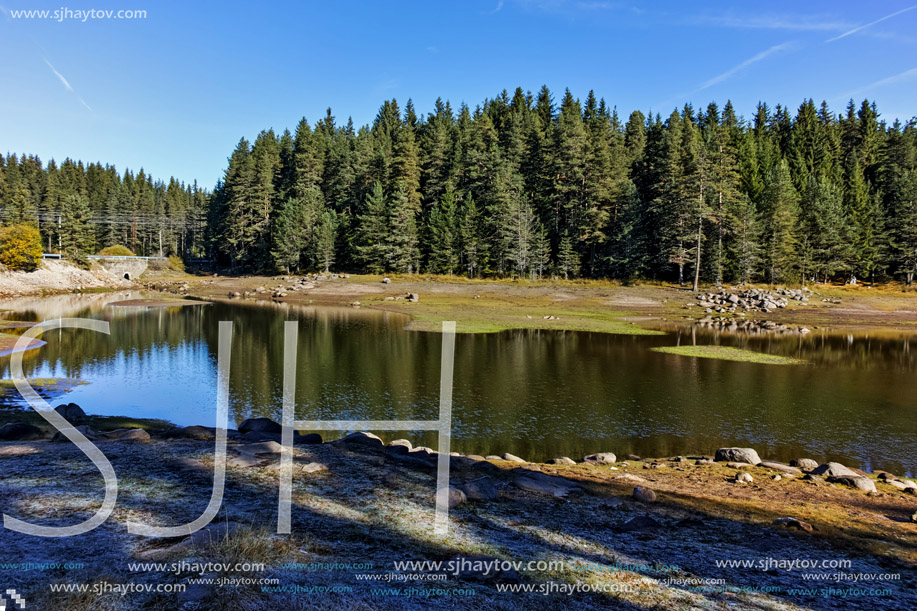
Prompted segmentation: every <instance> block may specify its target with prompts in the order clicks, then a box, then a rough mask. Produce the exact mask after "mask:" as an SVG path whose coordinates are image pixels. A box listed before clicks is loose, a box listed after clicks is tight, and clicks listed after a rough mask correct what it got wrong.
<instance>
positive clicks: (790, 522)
mask: <svg viewBox="0 0 917 611" xmlns="http://www.w3.org/2000/svg"><path fill="white" fill-rule="evenodd" d="M774 526H782V527H784V528H795V529H798V530H804V531H806V532H808V533H810V532H812V531H813V530H815V529H814V528H813V527H812V525H811V524H809V523H808V522H803V521H802V520H799V519H796V518H777V519H776V520H774Z"/></svg>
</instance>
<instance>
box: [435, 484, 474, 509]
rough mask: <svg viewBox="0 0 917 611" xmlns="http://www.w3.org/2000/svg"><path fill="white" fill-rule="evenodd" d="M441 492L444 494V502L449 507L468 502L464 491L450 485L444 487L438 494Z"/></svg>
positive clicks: (453, 507) (452, 507)
mask: <svg viewBox="0 0 917 611" xmlns="http://www.w3.org/2000/svg"><path fill="white" fill-rule="evenodd" d="M443 492H444V493H445V494H446V502H447V503H448V505H449V509H455V508H456V507H458V506H459V505H462V504H464V503H467V502H468V497H467V496H465V493H464V492H462V491H461V490H459V489H458V488H453V487H452V486H449V487H448V488H444V489H443V490H442V491H441V492H440V494H442V493H443ZM437 500H438V499H437Z"/></svg>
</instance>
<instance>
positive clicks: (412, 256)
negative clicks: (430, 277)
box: [384, 184, 420, 274]
mask: <svg viewBox="0 0 917 611" xmlns="http://www.w3.org/2000/svg"><path fill="white" fill-rule="evenodd" d="M386 220H387V227H386V229H387V234H386V236H385V239H384V244H385V267H386V269H388V270H391V271H395V272H400V273H407V274H410V273H414V272H416V271H418V267H419V261H420V252H419V250H418V239H417V221H416V217H415V207H414V205H413V204H412V203H411V200H410V199H409V198H408V192H407V190H406V189H405V188H404V187H403V186H401V185H400V184H399V185H398V187H397V188H396V190H395V192H394V193H393V194H392V195H391V196H390V197H389V200H388V205H387V207H386Z"/></svg>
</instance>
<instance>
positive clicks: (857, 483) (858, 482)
mask: <svg viewBox="0 0 917 611" xmlns="http://www.w3.org/2000/svg"><path fill="white" fill-rule="evenodd" d="M828 481H829V482H831V483H832V484H843V485H844V486H850V487H851V488H856V489H857V490H863V491H864V492H875V491H876V484H875V482H874V481H872V480H871V479H869V478H868V477H865V476H862V475H834V476H830V477H828Z"/></svg>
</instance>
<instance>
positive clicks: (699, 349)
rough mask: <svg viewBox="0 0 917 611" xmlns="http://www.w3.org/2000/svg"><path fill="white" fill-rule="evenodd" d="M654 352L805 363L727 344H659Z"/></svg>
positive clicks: (767, 363)
mask: <svg viewBox="0 0 917 611" xmlns="http://www.w3.org/2000/svg"><path fill="white" fill-rule="evenodd" d="M652 350H654V351H655V352H664V353H666V354H677V355H680V356H693V357H697V358H702V359H720V360H723V361H739V362H742V363H762V364H765V365H805V364H806V361H804V360H801V359H795V358H792V357H788V356H777V355H775V354H764V353H761V352H754V351H752V350H743V349H742V348H732V347H729V346H661V347H658V348H652Z"/></svg>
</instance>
